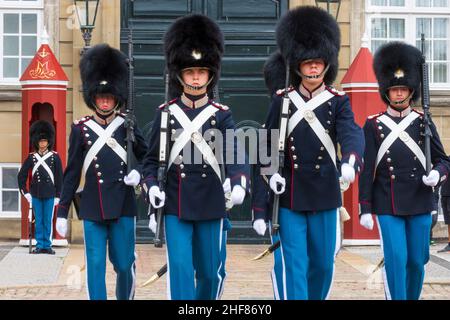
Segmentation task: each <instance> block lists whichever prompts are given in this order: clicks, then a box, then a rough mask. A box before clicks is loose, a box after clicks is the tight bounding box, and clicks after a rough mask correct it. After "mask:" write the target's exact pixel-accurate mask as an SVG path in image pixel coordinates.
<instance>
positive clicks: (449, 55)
mask: <svg viewBox="0 0 450 320" xmlns="http://www.w3.org/2000/svg"><path fill="white" fill-rule="evenodd" d="M366 4H367V6H366V8H367V9H366V10H367V12H366V13H367V14H366V26H367V27H366V30H367V33H368V36H369V37H370V46H371V51H372V53H375V52H376V50H377V49H378V48H379V47H380V46H381V45H383V44H384V43H386V42H388V41H395V40H399V41H404V42H407V43H410V44H413V45H415V46H416V47H417V48H419V49H421V47H422V46H421V34H422V33H424V35H425V56H426V58H427V62H428V65H429V72H430V88H431V89H432V90H433V89H443V90H450V0H366Z"/></svg>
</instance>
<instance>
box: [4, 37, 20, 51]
mask: <svg viewBox="0 0 450 320" xmlns="http://www.w3.org/2000/svg"><path fill="white" fill-rule="evenodd" d="M3 45H4V51H3V54H4V55H5V56H18V55H19V37H18V36H5V37H4V38H3Z"/></svg>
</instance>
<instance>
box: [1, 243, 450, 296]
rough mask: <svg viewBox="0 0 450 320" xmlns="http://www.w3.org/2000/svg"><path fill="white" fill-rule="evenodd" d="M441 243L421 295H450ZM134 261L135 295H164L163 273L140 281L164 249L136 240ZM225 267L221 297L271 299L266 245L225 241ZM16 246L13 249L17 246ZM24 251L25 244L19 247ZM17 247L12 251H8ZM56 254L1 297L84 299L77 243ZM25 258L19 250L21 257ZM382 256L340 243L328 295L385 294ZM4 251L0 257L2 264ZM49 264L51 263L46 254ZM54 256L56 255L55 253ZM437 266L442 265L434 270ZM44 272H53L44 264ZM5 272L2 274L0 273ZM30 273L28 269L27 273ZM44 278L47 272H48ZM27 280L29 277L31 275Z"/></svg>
mask: <svg viewBox="0 0 450 320" xmlns="http://www.w3.org/2000/svg"><path fill="white" fill-rule="evenodd" d="M443 246H444V244H442V245H438V246H436V247H434V248H432V252H431V254H432V257H433V256H434V257H436V259H437V260H436V259H431V260H430V262H429V263H428V265H427V276H426V278H425V284H424V287H423V291H422V299H446V300H447V299H448V300H450V269H449V268H448V265H446V264H445V262H447V263H449V261H450V254H437V253H436V251H437V250H438V249H440V248H441V247H443ZM136 248H137V255H138V258H137V261H136V267H137V269H136V275H137V279H136V296H135V298H136V299H139V300H143V299H166V277H165V276H163V277H162V278H161V279H159V280H158V281H157V282H155V283H153V284H151V285H149V286H146V287H142V284H143V283H144V282H145V281H146V280H147V279H148V278H149V277H150V276H151V275H153V274H154V273H155V272H156V271H157V270H158V269H159V268H160V267H161V266H162V265H163V264H164V263H165V259H166V253H165V249H158V248H155V247H154V246H153V245H150V244H145V245H137V247H136ZM227 248H228V259H227V272H228V277H227V279H226V282H225V290H224V294H223V297H222V299H236V300H239V299H240V300H247V299H261V300H267V299H273V293H272V285H271V280H270V271H271V268H272V263H273V261H272V257H266V258H265V259H263V260H260V261H250V259H251V258H252V257H254V256H255V255H257V254H258V253H260V252H261V251H263V250H264V249H265V248H266V246H265V245H228V246H227ZM16 249H17V248H16ZM21 249H23V250H25V248H21ZM14 251H15V252H16V254H17V250H14V249H13V250H11V251H10V252H9V253H8V254H12V253H13V252H14ZM56 251H57V256H59V257H61V256H64V255H65V258H64V261H63V263H62V265H61V266H60V268H59V272H56V273H57V275H55V277H54V278H55V279H57V280H56V281H53V282H51V283H50V281H51V280H49V283H46V284H31V285H12V284H11V285H7V286H0V299H27V300H28V299H37V300H53V299H57V300H68V299H74V300H84V299H87V293H86V287H85V283H86V281H85V277H86V272H85V268H84V250H83V246H82V245H71V246H70V249H69V250H67V248H56ZM26 257H30V256H29V255H24V256H23V259H26ZM380 257H381V252H380V250H379V248H378V247H345V248H343V249H342V250H341V251H340V252H339V254H338V256H337V259H336V268H335V277H334V281H333V286H332V290H331V295H330V299H344V300H354V299H370V300H374V299H378V300H382V299H384V290H383V283H382V279H381V272H380V271H378V272H376V273H372V271H373V270H374V268H375V266H376V263H377V261H379V258H380ZM6 258H8V255H7V256H6V257H5V258H4V259H3V260H2V261H0V270H3V273H6V271H5V269H2V264H3V263H4V261H5V259H6ZM48 259H49V260H48V263H50V264H53V265H54V264H55V262H54V261H52V260H51V259H53V258H50V256H49V258H48ZM54 259H58V257H54ZM439 268H442V270H441V269H439ZM48 272H49V273H50V272H53V273H54V272H55V271H54V270H53V269H51V268H48ZM0 275H1V277H8V275H7V274H0ZM27 276H28V277H33V272H32V270H30V272H29V273H28V274H27ZM48 278H49V279H50V278H51V277H48ZM106 281H107V288H108V297H109V299H115V297H114V290H115V288H114V285H115V273H114V271H113V269H112V265H111V264H110V263H108V268H107V275H106ZM30 283H33V281H31V280H30Z"/></svg>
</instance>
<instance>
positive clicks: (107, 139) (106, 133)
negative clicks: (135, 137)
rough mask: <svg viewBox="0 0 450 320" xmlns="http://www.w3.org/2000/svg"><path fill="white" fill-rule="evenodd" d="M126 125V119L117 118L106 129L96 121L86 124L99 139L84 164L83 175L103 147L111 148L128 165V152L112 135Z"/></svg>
mask: <svg viewBox="0 0 450 320" xmlns="http://www.w3.org/2000/svg"><path fill="white" fill-rule="evenodd" d="M122 123H124V119H123V118H122V117H116V118H115V119H114V120H113V121H112V122H111V123H110V124H109V125H108V127H107V128H106V129H103V128H102V127H101V126H100V125H99V124H97V122H95V121H94V120H89V121H87V122H85V125H86V126H87V127H89V128H90V129H91V130H92V131H94V132H95V133H96V134H97V136H98V138H97V140H96V141H95V142H94V144H93V145H92V147H91V148H90V149H89V151H88V153H87V154H86V157H85V158H84V162H83V173H84V174H86V172H87V170H88V168H89V166H90V165H91V163H92V160H94V158H95V157H96V156H97V154H98V153H99V152H100V150H101V149H102V148H103V146H105V145H107V146H108V147H110V148H111V150H113V151H114V152H115V153H116V154H117V155H118V156H119V157H120V158H121V159H122V161H123V162H125V163H127V152H126V151H125V149H124V148H123V147H122V146H121V145H120V144H119V143H118V142H117V141H115V140H113V139H112V138H111V135H112V134H113V133H114V131H116V130H117V129H118V128H119V127H120V125H121V124H122Z"/></svg>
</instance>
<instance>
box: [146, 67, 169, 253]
mask: <svg viewBox="0 0 450 320" xmlns="http://www.w3.org/2000/svg"><path fill="white" fill-rule="evenodd" d="M164 99H165V106H164V109H163V110H162V112H161V130H160V135H159V167H158V176H157V181H158V185H159V190H161V191H164V188H165V186H166V180H167V161H168V151H169V149H170V128H169V103H168V101H169V73H168V72H166V73H165V97H164ZM155 125H156V124H155ZM153 213H155V209H154V208H153V207H152V205H151V204H149V215H151V214H153ZM163 215H164V207H161V208H158V209H157V210H156V223H157V224H156V234H155V239H154V244H155V247H157V248H161V247H162V241H161V233H162V232H161V231H162V224H163V219H162V216H163Z"/></svg>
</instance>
